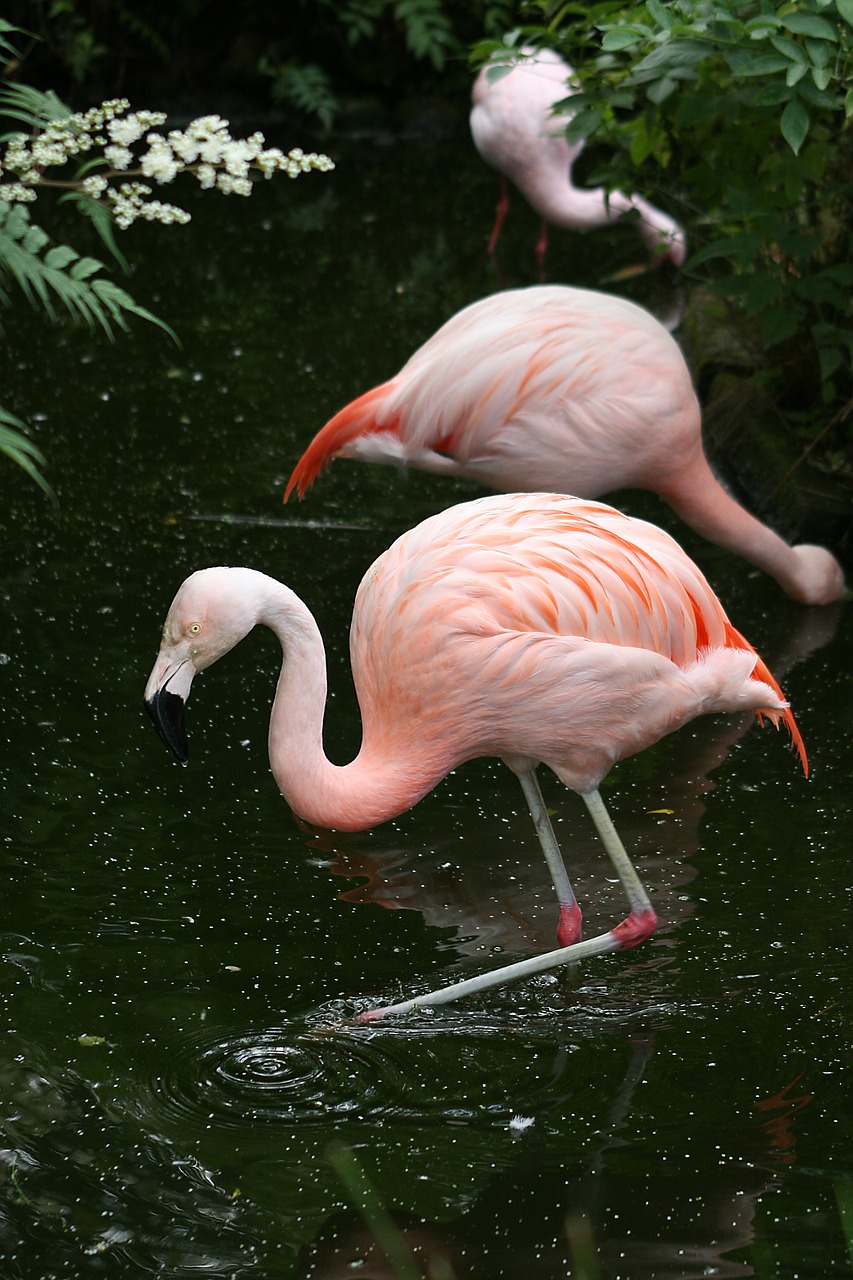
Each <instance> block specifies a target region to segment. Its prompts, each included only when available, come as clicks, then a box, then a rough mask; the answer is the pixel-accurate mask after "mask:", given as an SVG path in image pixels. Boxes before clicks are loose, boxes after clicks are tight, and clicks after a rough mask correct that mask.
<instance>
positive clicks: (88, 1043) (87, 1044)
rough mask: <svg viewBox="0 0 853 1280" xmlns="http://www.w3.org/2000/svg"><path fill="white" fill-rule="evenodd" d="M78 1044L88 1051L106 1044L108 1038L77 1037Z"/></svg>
mask: <svg viewBox="0 0 853 1280" xmlns="http://www.w3.org/2000/svg"><path fill="white" fill-rule="evenodd" d="M77 1043H78V1044H82V1045H83V1047H84V1048H86V1049H91V1048H93V1047H94V1046H95V1045H99V1044H106V1043H107V1038H106V1036H89V1035H85V1034H84V1035H82V1036H78V1037H77Z"/></svg>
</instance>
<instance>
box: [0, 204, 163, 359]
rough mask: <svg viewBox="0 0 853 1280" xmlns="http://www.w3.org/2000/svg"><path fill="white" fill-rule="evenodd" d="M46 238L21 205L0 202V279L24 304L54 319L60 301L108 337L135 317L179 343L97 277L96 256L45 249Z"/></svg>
mask: <svg viewBox="0 0 853 1280" xmlns="http://www.w3.org/2000/svg"><path fill="white" fill-rule="evenodd" d="M49 244H50V240H49V237H48V236H47V235H46V234H45V232H44V231H42V229H41V228H40V227H37V226H35V225H34V224H32V223H31V222H30V220H29V211H28V210H27V208H26V207H25V206H23V205H10V204H8V203H7V202H6V201H0V281H2V280H4V279H5V280H9V279H11V280H13V281H14V282H15V283H16V284H17V285H18V287H19V288H20V289H21V291H22V292H23V294H24V296H25V297H26V298H27V300H28V302H29V303H30V304H31V305H32V306H34V307H37V308H40V309H41V310H43V311H45V312H46V313H47V315H48V317H49V318H50V319H51V320H53V321H55V320H56V307H55V302H56V301H59V302H61V303H62V305H63V306H64V307H65V309H66V310H67V312H68V314H69V315H70V316H71V318H72V320H74V321H75V322H76V323H77V324H86V325H88V326H89V328H95V326H96V325H100V327H101V328H102V329H103V330H104V332H105V333H106V335H107V337H108V338H110V339H112V338H113V336H114V333H113V327H114V325H118V327H119V328H121V329H127V320H126V316H127V315H136V316H139V317H140V318H141V319H143V320H147V321H148V322H149V323H150V324H155V325H157V326H158V327H159V328H161V329H162V330H163V331H164V332H165V333H168V334H169V336H170V337H171V338H172V339H173V340H174V341H175V342H177V337H176V335H175V333H174V332H173V330H172V329H171V328H170V327H169V325H168V324H166V323H164V321H162V320H159V319H158V318H157V317H156V316H155V315H153V314H152V313H151V312H150V311H147V310H146V309H145V307H141V306H139V305H138V304H137V303H136V302H134V301H133V299H132V298H131V297H130V295H129V294H128V293H125V291H124V290H123V289H120V288H119V287H118V286H117V285H115V284H113V283H112V281H110V280H108V279H97V278H95V277H96V276H97V273H98V272H99V271H103V270H104V269H105V268H104V264H103V263H102V262H98V261H97V259H96V258H81V257H80V255H79V254H78V253H77V252H76V250H74V249H72V248H71V247H70V246H69V245H56V246H55V247H53V248H49V249H47V252H45V253H42V250H44V249H46V248H47V246H48V245H49Z"/></svg>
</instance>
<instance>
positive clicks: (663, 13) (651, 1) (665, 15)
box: [646, 0, 675, 31]
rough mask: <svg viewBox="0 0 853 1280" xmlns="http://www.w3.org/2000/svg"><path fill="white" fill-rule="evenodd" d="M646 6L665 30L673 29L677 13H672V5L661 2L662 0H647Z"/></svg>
mask: <svg viewBox="0 0 853 1280" xmlns="http://www.w3.org/2000/svg"><path fill="white" fill-rule="evenodd" d="M646 8H647V9H648V11H649V14H650V15H651V17H652V18H653V19H654V21H655V22H656V23H657V24H658V26H659V27H663V29H664V31H671V30H672V28H673V27H674V26H675V15H674V14H673V13H672V6H671V5H668V4H661V0H646Z"/></svg>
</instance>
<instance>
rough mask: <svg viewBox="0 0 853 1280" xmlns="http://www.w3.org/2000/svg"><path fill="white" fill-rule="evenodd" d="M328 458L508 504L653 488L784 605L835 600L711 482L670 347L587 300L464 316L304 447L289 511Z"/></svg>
mask: <svg viewBox="0 0 853 1280" xmlns="http://www.w3.org/2000/svg"><path fill="white" fill-rule="evenodd" d="M336 457H349V458H358V459H360V460H362V461H366V462H379V463H393V464H396V465H398V466H412V467H416V468H419V469H420V470H423V471H430V472H434V473H436V474H439V475H449V476H464V477H467V478H468V479H471V480H475V481H477V482H479V483H480V484H483V485H487V486H488V487H490V488H492V489H499V490H506V491H510V492H511V491H513V490H522V489H523V490H529V491H539V490H541V491H554V490H557V491H560V492H563V493H570V494H574V495H575V496H578V497H585V498H593V497H599V496H600V495H602V494H605V493H610V492H613V491H614V490H617V489H631V488H637V489H651V490H652V491H654V492H656V493H658V494H660V495H661V497H663V498H664V499H665V500H666V501H667V502H668V503H669V504H670V506H672V507H673V509H674V510H675V511H676V512H677V513H678V515H679V516H680V517H681V518H682V519H683V520H684V521H685V522H686V523H687V524H689V525H691V526H692V527H693V528H694V529H696V530H697V532H698V533H700V534H702V535H703V537H706V538H708V539H710V540H711V541H713V542H716V543H718V544H719V545H720V546H723V547H726V548H727V549H728V550H730V551H733V552H734V553H735V554H737V555H741V556H743V558H744V559H746V560H748V561H749V562H750V563H751V564H754V565H756V566H757V567H758V568H760V569H762V570H764V572H766V573H769V574H770V575H771V576H772V577H774V578H775V579H776V580H777V582H779V584H780V585H781V586H782V588H783V589H784V590H785V591H786V592H787V593H788V594H789V595H790V596H792V597H793V598H794V599H795V600H799V601H800V602H802V603H804V604H828V603H830V602H831V601H833V600H837V599H838V598H839V596H840V595H841V594H842V592H843V590H844V578H843V574H842V571H841V568H840V566H839V564H838V562H837V561H836V560H835V558H834V557H833V556H832V555H831V554H830V553H829V552H828V551H826V550H825V549H824V548H823V547H815V546H809V545H802V546H796V547H791V546H789V545H788V544H787V543H786V542H785V541H784V540H783V539H782V538H781V537H780V536H779V535H778V534H777V533H775V532H774V531H773V530H772V529H770V528H769V527H768V526H767V525H765V524H763V523H762V522H761V521H759V520H758V519H756V518H755V517H754V516H753V515H751V514H750V513H749V512H748V511H746V510H745V509H744V508H743V507H742V506H741V505H740V504H739V503H738V502H736V501H735V500H734V498H732V497H731V496H730V494H728V493H727V492H726V490H725V489H724V488H723V487H722V485H721V484H720V483H719V481H718V480H717V479H716V477H715V476H714V474H713V472H712V470H711V468H710V466H709V464H708V460H707V458H706V456H705V451H704V448H703V444H702V415H701V409H700V406H699V401H698V399H697V397H696V393H695V391H694V389H693V384H692V381H691V377H690V371H689V369H688V367H687V364H686V362H685V360H684V356H683V355H682V352H681V349H680V348H679V346H678V343H677V342H676V341H675V339H674V338H673V337H672V335H671V334H670V333H668V332H667V330H666V329H665V328H664V327H663V325H662V324H660V323H659V321H658V320H656V319H655V317H654V316H652V315H650V314H649V312H648V311H646V310H644V309H643V308H642V307H639V306H637V305H636V304H635V303H633V302H629V301H627V300H626V299H624V298H618V297H614V296H612V295H609V294H605V293H599V292H596V291H594V290H590V289H576V288H569V287H566V286H562V285H538V286H533V287H532V288H528V289H510V290H506V291H504V292H501V293H495V294H492V295H491V296H490V297H487V298H483V299H481V300H480V301H478V302H475V303H472V304H471V305H470V306H468V307H465V308H464V310H462V311H460V312H459V313H458V314H457V315H455V316H453V317H452V318H451V319H450V320H448V321H447V322H446V323H445V324H444V325H442V326H441V328H440V329H439V330H438V331H437V332H436V333H435V334H433V336H432V337H431V338H429V339H428V340H427V341H426V342H425V343H424V344H423V346H422V347H420V348H419V349H418V350H417V351H416V352H415V353H414V355H413V356H411V358H410V359H409V360H408V361H407V363H406V364H405V365H404V366H403V368H402V369H401V370H400V371H399V373H397V374H396V375H395V376H394V377H393V378H391V379H390V380H389V381H388V382H385V383H383V384H382V385H380V386H378V387H375V388H373V390H371V391H368V392H367V393H366V394H365V395H362V396H360V397H359V398H358V399H356V400H354V401H353V402H352V403H351V404H349V405H347V406H346V407H345V408H344V409H342V410H341V411H340V412H339V413H337V414H335V416H334V417H333V418H332V419H331V420H330V421H329V422H328V423H327V424H326V425H325V427H323V428H322V429H321V430H320V431H319V432H318V433H317V435H316V436H315V437H314V439H313V440H312V441H311V443H310V444H309V445H308V448H307V449H306V450H305V453H304V454H303V456H302V457H301V458H300V460H299V462H298V463H297V464H296V467H295V468H294V471H293V474H292V475H291V477H290V480H289V482H288V485H287V489H286V493H285V498H287V497H288V496H289V495H290V494H291V493H292V492H293V490H294V489H297V491H298V493H299V495H300V497H301V496H302V495H303V494H304V493H305V491H306V489H307V488H308V487H309V485H311V484H312V483H313V481H314V480H315V479H316V478H317V476H318V475H319V473H320V471H321V470H322V469H323V467H324V466H325V465H327V463H329V462H330V461H331V460H332V459H333V458H336Z"/></svg>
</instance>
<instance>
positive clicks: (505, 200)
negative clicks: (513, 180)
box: [488, 174, 509, 253]
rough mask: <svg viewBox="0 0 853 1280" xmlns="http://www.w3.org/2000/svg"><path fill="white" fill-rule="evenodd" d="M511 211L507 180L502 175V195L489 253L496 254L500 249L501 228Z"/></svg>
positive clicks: (499, 200)
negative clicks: (509, 210) (508, 211)
mask: <svg viewBox="0 0 853 1280" xmlns="http://www.w3.org/2000/svg"><path fill="white" fill-rule="evenodd" d="M508 209H509V192H508V191H507V185H506V178H505V177H504V176H503V174H501V193H500V195H499V196H498V205H497V208H496V210H495V225H494V226H493V227H492V238H491V240H490V241H489V249H488V252H489V253H494V251H495V249H496V248H497V247H498V240H499V239H500V234H501V227H502V226H503V224H504V218H505V217H506V215H507V210H508Z"/></svg>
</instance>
